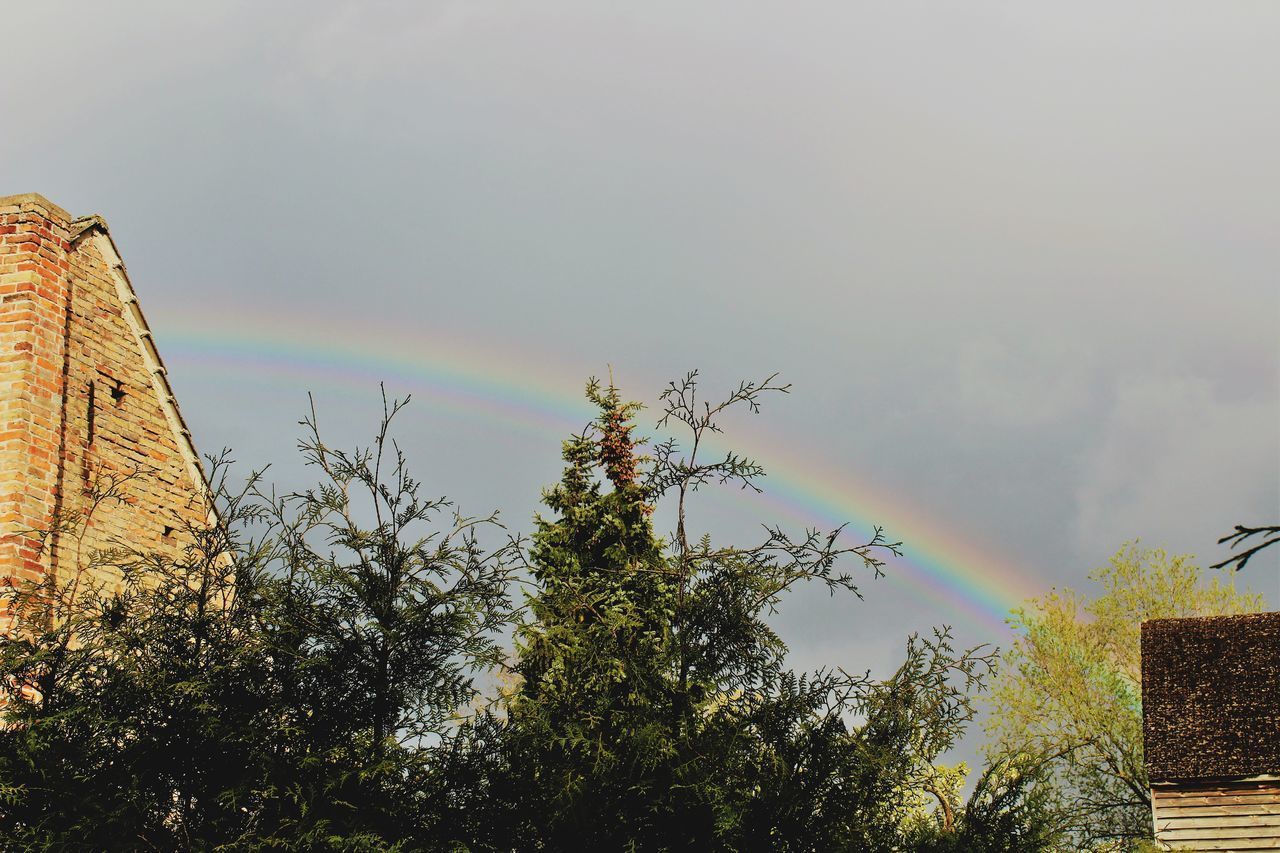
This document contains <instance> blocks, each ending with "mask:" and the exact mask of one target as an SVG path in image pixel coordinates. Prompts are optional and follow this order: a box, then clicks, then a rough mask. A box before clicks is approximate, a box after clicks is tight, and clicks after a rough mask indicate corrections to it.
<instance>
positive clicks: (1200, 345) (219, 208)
mask: <svg viewBox="0 0 1280 853" xmlns="http://www.w3.org/2000/svg"><path fill="white" fill-rule="evenodd" d="M0 22H2V23H3V30H4V32H5V40H4V45H5V47H4V54H5V60H4V65H5V73H4V75H3V77H2V78H0V80H2V81H3V82H0V107H2V108H3V111H2V112H0V115H3V116H4V122H5V127H4V132H3V133H0V193H11V192H32V191H34V192H40V193H43V194H45V195H46V196H48V197H49V198H50V199H52V200H53V201H55V202H56V203H58V204H60V205H62V206H64V207H66V208H67V209H69V210H71V211H73V212H74V213H89V212H99V213H102V214H103V215H105V216H106V218H107V220H108V222H109V223H110V225H111V228H112V231H113V234H114V236H115V238H116V240H117V242H118V243H119V245H120V248H121V251H122V252H123V254H124V256H125V259H126V261H127V263H128V264H129V269H130V273H131V277H132V279H133V282H134V284H135V286H136V288H137V290H138V292H139V294H140V296H141V298H142V300H143V304H144V306H145V308H146V310H147V312H148V315H149V317H150V320H151V325H152V326H153V328H154V330H155V332H156V335H157V339H158V342H159V344H160V348H161V352H162V354H164V355H165V357H166V359H167V360H168V362H169V367H170V370H171V374H172V380H173V383H174V385H175V387H176V389H177V391H178V393H179V396H180V400H181V403H182V407H183V411H184V413H185V414H186V417H187V419H188V421H189V422H191V425H192V427H193V429H194V431H195V433H196V437H197V440H198V442H199V443H200V445H201V446H202V448H204V449H206V450H213V449H216V448H217V447H220V446H222V445H225V444H230V445H233V446H234V447H235V448H236V450H237V455H238V457H239V458H240V459H241V460H242V461H244V462H245V463H260V462H262V461H266V460H273V459H274V460H278V459H280V458H281V457H282V456H287V455H288V454H290V452H291V447H292V443H293V438H294V437H295V435H296V429H295V427H294V422H295V421H296V420H297V418H298V417H299V416H300V415H301V414H303V410H304V406H305V391H306V390H307V387H308V383H305V382H299V380H298V379H297V378H296V377H292V376H287V375H280V374H275V373H272V372H269V371H268V372H266V373H262V374H259V375H236V374H234V373H232V372H230V371H227V370H219V369H217V368H216V367H210V366H209V365H202V364H201V363H200V362H199V360H198V359H196V358H193V357H192V358H188V357H183V355H182V349H181V347H180V343H181V342H180V340H179V339H180V337H181V334H182V333H183V331H182V330H193V329H195V330H198V329H200V328H202V327H203V326H207V327H208V330H209V332H210V334H214V335H217V334H219V333H220V332H223V331H227V330H228V328H229V327H231V326H234V322H231V321H228V320H227V319H226V318H228V317H234V316H235V315H237V314H241V313H242V314H244V315H245V316H246V317H249V318H252V322H253V323H254V324H256V325H257V326H258V327H265V328H271V327H278V328H280V329H284V330H289V331H290V333H291V334H294V335H295V336H298V337H300V338H307V337H308V336H310V337H311V338H312V339H313V342H314V343H315V344H316V345H318V346H324V345H325V344H326V342H331V337H330V336H331V334H332V333H331V332H330V331H328V330H331V329H333V328H335V327H337V326H338V325H339V324H340V323H341V322H342V319H343V318H348V319H350V320H351V321H352V323H351V326H350V327H349V329H348V330H347V331H345V332H344V333H343V336H342V337H343V340H342V341H341V343H342V345H343V346H344V347H347V348H350V349H353V350H356V351H359V350H360V349H361V348H362V347H369V348H378V347H386V346H388V341H392V342H394V341H396V340H398V339H400V340H404V341H405V349H406V351H411V350H412V349H413V347H412V341H413V340H415V339H421V340H432V339H436V338H445V339H448V340H458V341H464V342H465V346H466V347H467V348H469V350H468V351H474V352H477V353H498V355H497V356H494V357H495V358H498V359H499V361H500V360H501V358H514V359H515V360H516V361H518V363H512V365H511V368H512V372H513V375H524V373H526V372H532V373H534V374H546V375H548V376H555V377H560V378H563V377H564V375H565V370H564V369H563V367H562V366H563V365H566V364H567V365H569V366H570V367H569V372H570V374H572V375H571V376H570V377H569V378H570V379H573V380H575V381H576V380H577V379H578V378H585V377H586V376H587V375H590V374H593V373H595V374H600V373H602V372H603V371H604V370H605V369H606V365H607V364H609V363H612V364H613V365H614V368H615V371H616V373H617V375H618V377H619V379H620V380H621V381H622V383H623V384H624V387H625V389H626V390H627V391H629V392H630V393H632V394H633V395H635V396H639V397H641V398H643V399H647V400H653V399H654V397H655V396H656V393H657V391H658V390H660V388H661V386H662V384H663V383H664V382H665V381H666V380H667V379H669V378H671V377H674V376H675V375H677V374H679V373H681V372H683V371H684V370H686V369H688V368H690V367H700V368H702V369H703V371H704V374H705V376H706V377H707V380H708V383H709V385H713V386H728V385H730V384H731V383H733V382H734V381H735V380H736V379H738V378H740V377H744V376H757V375H761V374H764V373H767V372H770V371H773V370H780V371H781V372H782V374H783V377H784V378H785V379H787V380H790V381H792V382H793V383H794V385H795V388H794V393H793V394H792V396H791V397H789V398H787V399H781V400H778V401H775V402H774V403H773V404H771V405H769V406H768V407H767V408H766V411H765V414H764V415H763V416H762V417H761V418H755V419H741V420H740V421H739V422H735V424H733V426H735V427H736V428H738V429H741V430H743V431H744V432H745V434H746V435H747V437H754V438H755V439H756V440H757V441H764V440H766V439H767V440H769V441H774V442H780V443H782V444H785V445H786V448H785V449H786V451H787V453H789V454H791V455H800V456H803V457H805V458H807V459H810V460H814V461H815V462H816V463H819V464H825V465H829V466H830V467H831V469H832V470H834V471H856V472H859V474H858V476H859V477H860V478H863V480H864V482H865V483H867V484H877V483H878V484H881V487H882V488H883V489H885V490H886V491H890V492H892V494H893V495H894V496H895V497H896V498H897V499H899V500H902V501H904V502H906V503H907V504H909V505H910V506H911V507H913V508H914V509H915V511H917V512H918V513H919V514H920V516H922V517H924V518H927V519H938V520H940V521H942V522H945V524H946V525H948V526H949V527H951V528H953V529H955V530H958V531H961V532H962V534H963V537H964V538H965V539H966V540H967V541H968V542H970V543H971V544H972V545H973V547H974V548H975V549H977V550H979V551H984V552H989V553H991V554H998V555H1001V556H1002V558H1003V559H1005V560H1007V561H1008V562H1011V563H1013V564H1015V565H1018V566H1020V567H1022V570H1023V571H1024V572H1025V575H1026V577H1027V578H1028V579H1029V580H1028V583H1029V584H1030V585H1031V586H1033V587H1035V588H1047V587H1048V586H1049V585H1051V584H1060V585H1061V584H1079V583H1080V582H1081V581H1082V578H1083V576H1084V574H1085V573H1086V572H1087V571H1088V570H1089V569H1090V568H1092V567H1094V566H1097V565H1098V564H1100V563H1102V562H1104V561H1105V559H1106V558H1107V557H1108V556H1109V555H1110V554H1112V553H1114V551H1115V550H1116V549H1117V548H1118V547H1119V546H1120V545H1121V544H1122V543H1123V542H1125V541H1126V540H1129V539H1133V538H1137V537H1141V538H1142V540H1143V541H1144V542H1145V543H1147V544H1151V545H1163V546H1165V547H1167V548H1169V549H1171V550H1174V551H1179V552H1183V551H1190V552H1195V553H1198V554H1200V555H1201V556H1203V557H1205V558H1208V559H1206V562H1212V561H1213V559H1216V558H1220V557H1221V556H1222V555H1223V552H1222V551H1221V550H1220V549H1219V548H1218V547H1217V546H1216V545H1215V544H1214V540H1215V539H1216V538H1217V536H1218V535H1220V534H1221V533H1223V532H1225V531H1226V530H1228V529H1229V528H1230V526H1231V525H1232V524H1233V523H1235V522H1237V521H1240V522H1250V521H1256V522H1265V521H1274V520H1275V519H1276V518H1277V517H1280V394H1278V391H1280V343H1278V342H1280V296H1278V293H1280V288H1277V285H1276V278H1275V276H1276V271H1277V270H1278V269H1280V241H1278V240H1277V237H1276V235H1277V234H1280V167H1278V166H1277V161H1276V152H1277V151H1280V111H1278V110H1277V109H1276V92H1277V91H1278V90H1280V6H1277V5H1275V4H1273V3H1270V2H1253V3H1247V2H1239V3H1173V2H1167V0H1161V2H1151V3H1079V2H1073V3H1061V4H1043V3H1014V2H1009V3H976V2H966V3H948V2H935V3H911V2H901V0H895V2H884V3H874V4H873V3H849V2H841V3H831V4H817V3H813V4H809V3H779V4H764V3H746V4H744V3H740V2H734V3H710V2H699V3H695V4H690V3H660V2H650V3H645V4H630V5H628V6H622V5H620V4H601V3H598V2H583V3H562V2H543V3H537V4H534V3H517V2H512V3H506V4H497V3H488V2H481V0H468V2H457V3H454V2H437V3H423V2H405V3H381V4H373V3H361V4H356V3H322V2H308V3H225V4H216V3H205V4H196V5H193V4H175V3H170V2H162V3H110V4H105V3H98V4H70V3H50V2H45V3H40V4H30V3H3V4H0ZM309 318H311V319H309ZM313 321H314V323H313ZM316 324H318V326H317V325H316ZM320 329H323V330H324V331H321V330H320ZM503 354H507V355H503ZM309 387H311V388H312V390H315V391H317V392H318V394H319V402H320V405H321V409H322V413H323V414H324V415H325V418H326V422H327V423H328V424H329V425H330V429H331V430H332V433H333V434H334V435H335V439H337V440H343V439H347V438H354V437H360V438H365V437H367V435H368V432H369V429H370V428H371V426H372V423H373V420H374V417H375V409H374V397H375V396H376V388H375V387H369V388H365V389H363V390H359V391H356V390H352V389H350V388H349V387H348V386H337V385H334V386H326V385H325V383H324V382H321V381H317V382H315V383H310V385H309ZM389 390H390V391H392V392H393V393H406V392H414V393H415V395H416V396H417V397H418V403H417V404H416V405H415V406H414V408H413V409H411V410H410V415H409V416H408V418H407V420H406V422H405V429H404V435H405V443H406V446H407V447H408V448H409V450H410V452H411V454H412V455H413V456H414V458H415V459H417V460H419V466H418V467H419V469H420V470H421V471H422V472H423V474H424V475H425V477H426V479H427V480H428V481H429V482H430V483H431V484H432V486H433V488H434V489H436V490H437V491H440V492H444V493H447V494H450V495H453V496H456V497H458V498H459V499H460V500H461V501H462V502H463V504H464V505H465V506H466V507H468V508H470V509H473V510H477V511H478V510H480V509H485V508H488V507H492V506H496V507H500V508H501V509H502V510H503V511H504V514H505V517H506V519H507V521H508V523H509V524H511V525H512V526H514V527H517V528H524V529H527V528H528V523H527V519H528V518H529V516H530V514H531V512H532V511H533V509H534V506H535V502H536V497H537V491H538V488H539V487H540V486H541V485H543V484H545V483H547V482H548V481H550V480H551V479H553V478H554V477H555V476H556V473H557V465H558V460H557V452H558V448H557V446H556V444H555V442H554V441H553V440H547V439H546V438H545V437H540V436H531V435H530V434H529V433H527V432H521V431H519V430H508V429H504V428H503V425H502V424H500V423H495V422H493V421H492V420H485V419H480V418H472V417H468V416H467V415H466V414H465V413H463V414H459V413H456V412H438V411H433V409H432V406H431V402H430V400H431V389H430V388H429V387H413V386H412V383H402V384H400V385H397V384H395V383H394V382H393V383H392V384H391V386H390V388H389ZM762 461H763V462H764V464H765V466H766V468H767V467H769V463H770V459H769V458H768V456H767V455H765V457H764V458H763V459H762ZM280 472H281V476H282V477H284V478H286V479H287V478H289V477H293V476H296V473H297V472H296V470H293V469H291V468H290V467H289V466H288V465H283V466H281V467H280ZM752 506H753V505H752V504H750V503H749V502H744V501H737V502H736V503H734V502H728V503H726V504H724V505H718V504H716V503H715V500H714V499H711V500H710V502H709V504H708V505H707V508H706V510H705V513H706V515H705V518H706V519H707V520H708V522H709V523H715V524H717V525H719V526H720V527H721V529H724V530H727V531H742V530H748V531H749V530H751V529H752V528H751V524H752V523H753V522H754V521H757V520H767V517H764V518H757V517H753V516H752V512H753V510H752ZM764 511H765V510H763V509H761V510H760V512H764ZM872 520H873V521H874V520H879V521H882V522H883V523H884V524H886V525H888V526H889V528H890V533H891V534H893V535H895V536H896V537H899V538H902V539H904V540H906V544H907V546H908V548H910V547H911V543H912V537H913V533H917V532H918V531H915V530H913V529H912V528H911V527H909V526H908V527H902V526H895V519H894V518H884V519H872ZM1278 557H1280V554H1270V555H1268V556H1267V558H1266V559H1261V558H1260V560H1259V561H1257V562H1255V563H1253V564H1251V565H1250V567H1249V569H1248V571H1247V574H1248V577H1249V579H1250V580H1251V581H1252V583H1253V585H1254V586H1255V587H1256V588H1260V589H1262V590H1263V591H1265V592H1266V593H1267V594H1268V596H1269V597H1270V600H1271V602H1272V604H1275V603H1276V602H1277V601H1280V569H1278V565H1277V558H1278ZM865 592H866V593H867V595H868V599H869V601H868V603H866V604H862V605H858V604H849V603H847V602H834V603H833V602H829V601H827V600H826V599H825V598H823V597H820V596H801V597H800V598H799V599H798V600H797V601H796V602H795V603H794V606H793V607H792V609H791V610H790V611H789V615H787V616H785V617H784V623H785V625H786V627H787V628H788V630H789V634H788V636H790V637H791V638H792V639H793V640H794V641H795V648H796V653H797V658H798V660H799V661H800V662H802V663H806V664H816V663H819V662H825V663H832V664H841V665H844V666H846V667H849V668H854V669H862V668H865V667H867V666H875V667H881V666H883V665H885V664H887V663H888V662H889V661H890V660H891V659H892V658H893V657H896V655H897V650H898V649H899V648H900V646H901V643H902V638H903V636H904V635H905V632H906V631H907V630H910V629H917V630H919V629H925V628H927V626H929V625H932V624H936V623H941V622H947V621H952V620H953V619H954V618H955V615H954V614H953V613H950V612H948V609H947V608H945V607H940V606H937V605H935V604H933V603H931V602H927V601H923V600H921V599H919V598H918V597H916V596H914V595H913V594H912V593H911V592H910V590H908V589H905V588H903V587H901V586H893V585H891V584H884V583H880V584H868V585H867V586H866V587H865ZM957 630H958V632H959V634H960V636H961V639H963V640H966V641H967V640H975V641H976V640H996V639H999V638H998V637H993V636H990V635H989V633H988V632H984V631H983V630H981V629H980V627H978V626H975V625H972V624H965V623H962V622H957Z"/></svg>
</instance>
